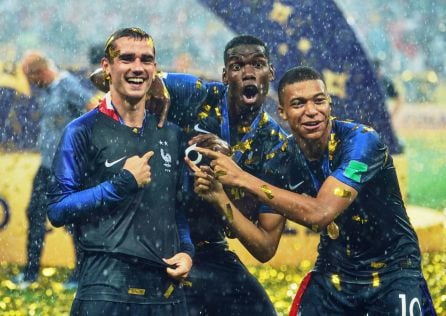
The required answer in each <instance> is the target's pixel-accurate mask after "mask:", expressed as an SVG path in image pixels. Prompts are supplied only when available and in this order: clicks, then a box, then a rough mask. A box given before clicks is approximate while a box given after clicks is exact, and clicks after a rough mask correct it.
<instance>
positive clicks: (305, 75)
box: [277, 66, 325, 104]
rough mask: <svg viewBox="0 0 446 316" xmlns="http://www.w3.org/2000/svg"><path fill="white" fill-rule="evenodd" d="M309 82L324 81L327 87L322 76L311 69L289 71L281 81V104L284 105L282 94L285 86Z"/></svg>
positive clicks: (279, 89) (298, 68)
mask: <svg viewBox="0 0 446 316" xmlns="http://www.w3.org/2000/svg"><path fill="white" fill-rule="evenodd" d="M308 80H322V82H323V83H324V85H325V81H324V78H323V77H322V75H321V74H320V73H319V72H318V71H317V70H315V69H313V68H311V67H304V66H300V67H294V68H291V69H289V70H287V72H285V74H284V75H283V76H282V78H280V81H279V87H278V90H277V91H278V92H279V103H280V104H282V94H283V89H284V88H285V86H287V85H290V84H293V83H296V82H302V81H308Z"/></svg>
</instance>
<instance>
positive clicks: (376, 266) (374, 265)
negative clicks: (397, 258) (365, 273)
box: [370, 262, 386, 269]
mask: <svg viewBox="0 0 446 316" xmlns="http://www.w3.org/2000/svg"><path fill="white" fill-rule="evenodd" d="M370 266H371V267H372V268H373V269H381V268H382V267H385V266H386V264H385V263H384V262H372V263H370Z"/></svg>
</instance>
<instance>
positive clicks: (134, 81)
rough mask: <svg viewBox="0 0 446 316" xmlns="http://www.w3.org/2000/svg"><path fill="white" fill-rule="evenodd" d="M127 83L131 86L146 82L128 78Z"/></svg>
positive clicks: (140, 79)
mask: <svg viewBox="0 0 446 316" xmlns="http://www.w3.org/2000/svg"><path fill="white" fill-rule="evenodd" d="M126 81H127V82H128V83H131V84H138V85H139V84H142V83H143V82H144V78H136V77H132V78H127V79H126Z"/></svg>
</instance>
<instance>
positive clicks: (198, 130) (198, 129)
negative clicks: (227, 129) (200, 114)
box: [194, 124, 209, 134]
mask: <svg viewBox="0 0 446 316" xmlns="http://www.w3.org/2000/svg"><path fill="white" fill-rule="evenodd" d="M194 131H196V132H199V133H205V134H209V132H208V131H205V130H204V129H201V128H200V125H199V124H195V126H194Z"/></svg>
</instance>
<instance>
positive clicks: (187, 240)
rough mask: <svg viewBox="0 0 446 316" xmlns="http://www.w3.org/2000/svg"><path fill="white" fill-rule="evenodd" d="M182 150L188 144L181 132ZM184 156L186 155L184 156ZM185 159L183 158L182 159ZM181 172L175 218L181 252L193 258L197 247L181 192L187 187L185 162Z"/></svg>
mask: <svg viewBox="0 0 446 316" xmlns="http://www.w3.org/2000/svg"><path fill="white" fill-rule="evenodd" d="M181 138H182V140H181V142H180V144H181V147H182V149H181V151H182V152H184V147H185V146H186V143H185V141H186V140H185V139H184V138H185V135H184V134H181ZM182 158H184V156H183V157H182ZM182 160H183V159H182ZM179 170H180V172H179V173H178V174H179V175H180V176H179V181H178V188H177V192H178V194H177V207H176V213H175V220H176V223H177V229H178V236H179V239H180V252H185V253H187V254H189V256H190V257H191V258H193V257H194V255H195V247H194V244H193V243H192V238H191V236H190V228H189V223H188V222H187V219H186V214H185V211H184V203H182V196H181V194H184V192H185V190H188V189H187V170H188V167H187V166H186V164H185V163H184V162H182V163H180V166H179Z"/></svg>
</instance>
